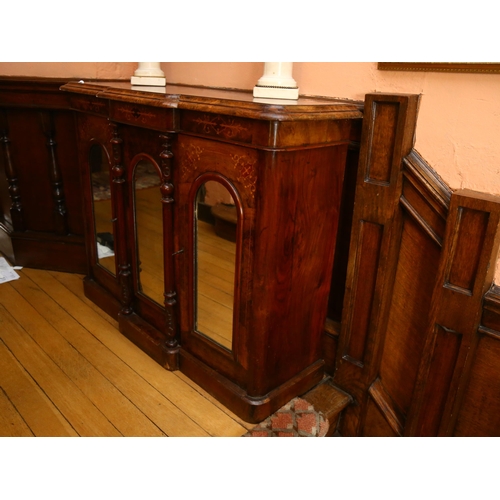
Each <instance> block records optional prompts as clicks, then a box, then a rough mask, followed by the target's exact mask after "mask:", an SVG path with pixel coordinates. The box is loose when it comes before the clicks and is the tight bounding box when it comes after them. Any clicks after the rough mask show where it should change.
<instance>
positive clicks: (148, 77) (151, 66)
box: [130, 62, 167, 87]
mask: <svg viewBox="0 0 500 500" xmlns="http://www.w3.org/2000/svg"><path fill="white" fill-rule="evenodd" d="M138 64H139V67H138V68H137V69H136V70H135V72H134V76H133V77H132V78H131V79H130V82H131V83H132V85H147V86H153V87H164V86H165V85H166V84H167V81H166V79H165V73H163V71H162V70H161V68H160V63H159V62H140V63H138Z"/></svg>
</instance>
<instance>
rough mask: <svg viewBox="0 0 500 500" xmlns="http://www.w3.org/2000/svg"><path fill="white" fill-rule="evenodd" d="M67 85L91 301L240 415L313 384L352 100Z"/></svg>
mask: <svg viewBox="0 0 500 500" xmlns="http://www.w3.org/2000/svg"><path fill="white" fill-rule="evenodd" d="M62 90H63V91H64V92H66V93H68V95H69V96H70V97H69V99H70V107H71V108H72V109H73V110H75V111H76V120H77V126H76V128H77V143H78V158H79V166H80V170H81V175H82V183H83V200H84V201H83V203H84V211H85V224H86V225H85V232H86V234H85V240H86V242H87V256H88V259H89V262H88V266H89V271H88V276H87V277H86V279H85V291H86V294H87V296H88V297H89V298H91V299H92V300H93V301H94V302H95V303H96V304H98V305H99V306H100V307H102V308H103V309H105V310H106V311H107V312H109V313H110V314H112V315H113V316H115V317H116V318H117V319H118V322H119V325H120V330H121V331H122V333H123V334H124V335H126V336H127V337H128V338H130V339H131V340H132V341H133V342H134V343H136V344H137V345H138V346H139V347H140V348H141V349H143V350H144V351H145V352H146V353H148V354H149V355H150V356H151V357H153V358H154V359H155V360H156V361H158V362H159V363H160V364H162V365H163V366H164V367H165V368H167V369H170V370H176V369H180V370H181V371H182V372H183V373H185V374H186V375H187V376H189V377H190V378H192V379H193V380H194V381H196V382H197V383H198V384H199V385H200V386H202V387H203V388H205V389H206V390H207V391H208V392H210V393H211V394H212V395H214V396H215V397H216V398H218V399H219V400H220V401H221V402H222V403H223V404H225V405H226V406H227V407H228V408H230V409H231V410H232V411H234V412H235V413H236V414H238V415H239V416H241V417H242V418H244V419H245V420H247V421H254V422H257V421H261V420H262V419H264V418H265V417H267V416H268V415H269V414H271V413H272V412H274V411H275V410H276V409H278V408H279V407H280V406H282V405H283V404H285V403H286V402H287V401H289V400H290V399H291V398H293V397H294V396H296V395H299V394H301V393H304V392H305V391H307V390H308V389H309V388H311V387H312V386H314V385H315V384H317V383H318V382H319V381H320V380H321V379H322V377H323V375H324V361H323V359H322V358H323V356H322V349H321V336H322V333H323V329H324V323H325V317H326V314H327V307H328V296H329V289H330V281H331V275H332V267H333V261H334V250H335V244H336V236H337V227H338V222H339V210H340V201H341V196H342V186H343V179H344V172H345V168H346V157H347V149H348V144H349V140H350V137H351V133H352V127H353V124H356V125H359V121H360V119H361V118H362V114H361V112H360V110H359V107H358V106H357V105H356V104H354V103H350V102H348V101H340V100H333V99H332V100H328V99H312V98H301V99H299V100H298V101H270V100H261V101H258V100H256V99H254V98H253V97H252V95H251V94H250V93H245V92H237V91H229V90H214V89H205V88H194V87H181V86H174V85H172V86H171V85H168V86H167V87H166V88H164V87H161V88H157V89H154V88H141V87H131V86H130V85H129V84H126V83H115V84H112V83H100V84H99V83H83V82H80V83H79V82H74V83H67V84H65V85H63V86H62ZM215 206H218V207H219V208H223V209H224V210H214V207H215ZM218 212H222V213H224V212H230V213H231V214H232V216H231V217H230V218H229V219H232V220H229V219H228V220H224V221H221V220H217V219H216V217H214V213H218ZM217 223H222V224H226V226H227V227H226V229H227V231H229V232H231V230H232V231H233V232H232V237H227V235H224V234H223V235H222V236H221V235H220V234H218V232H217V231H216V230H215V229H216V228H217Z"/></svg>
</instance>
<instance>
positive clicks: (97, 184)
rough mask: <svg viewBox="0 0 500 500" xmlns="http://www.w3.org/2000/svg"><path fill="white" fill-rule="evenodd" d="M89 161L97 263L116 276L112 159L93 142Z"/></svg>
mask: <svg viewBox="0 0 500 500" xmlns="http://www.w3.org/2000/svg"><path fill="white" fill-rule="evenodd" d="M88 161H89V166H90V177H91V184H92V210H93V212H94V233H95V242H96V255H97V263H98V264H99V265H100V266H101V267H103V268H104V269H106V270H107V271H108V272H110V273H111V274H112V275H114V276H116V262H115V248H114V242H115V237H114V230H113V207H112V204H111V176H110V159H109V156H108V153H107V151H106V149H105V148H104V147H103V146H102V144H100V143H98V142H93V143H92V144H91V146H90V148H89V157H88Z"/></svg>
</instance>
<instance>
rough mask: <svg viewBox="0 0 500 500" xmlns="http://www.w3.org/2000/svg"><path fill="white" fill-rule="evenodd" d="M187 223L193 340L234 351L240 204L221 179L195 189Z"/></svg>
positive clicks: (213, 178) (206, 180) (210, 179)
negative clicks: (190, 237)
mask: <svg viewBox="0 0 500 500" xmlns="http://www.w3.org/2000/svg"><path fill="white" fill-rule="evenodd" d="M193 213H194V220H193V229H194V231H193V237H194V240H193V241H194V243H193V250H194V252H193V257H194V260H193V270H194V272H193V303H194V308H193V316H194V318H193V323H194V329H195V331H196V332H198V333H199V334H201V335H203V336H205V337H207V338H209V339H210V340H212V341H213V342H215V343H217V344H218V345H219V346H222V347H224V348H225V349H227V350H229V351H231V350H232V349H233V348H234V342H233V336H234V330H235V322H234V318H235V316H236V310H235V303H236V302H235V295H236V293H237V289H238V272H239V267H240V266H239V260H240V259H239V244H238V241H239V237H240V232H241V230H240V227H241V224H242V221H241V214H242V209H241V203H240V202H239V199H238V196H237V193H236V190H235V189H234V187H233V186H232V185H231V184H230V183H229V182H228V181H227V180H226V179H225V178H223V177H217V176H203V177H202V178H201V179H199V180H198V182H197V183H196V184H195V197H194V211H193Z"/></svg>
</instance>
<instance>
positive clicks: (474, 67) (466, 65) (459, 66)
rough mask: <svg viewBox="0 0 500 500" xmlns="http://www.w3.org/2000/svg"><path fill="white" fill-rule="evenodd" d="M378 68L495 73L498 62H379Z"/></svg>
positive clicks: (499, 70)
mask: <svg viewBox="0 0 500 500" xmlns="http://www.w3.org/2000/svg"><path fill="white" fill-rule="evenodd" d="M378 69H379V70H385V71H432V72H444V73H485V74H487V73H497V74H500V63H495V62H482V63H476V62H474V63H471V62H461V63H455V62H418V63H417V62H379V63H378Z"/></svg>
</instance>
